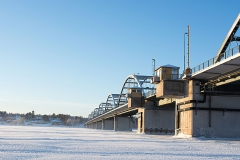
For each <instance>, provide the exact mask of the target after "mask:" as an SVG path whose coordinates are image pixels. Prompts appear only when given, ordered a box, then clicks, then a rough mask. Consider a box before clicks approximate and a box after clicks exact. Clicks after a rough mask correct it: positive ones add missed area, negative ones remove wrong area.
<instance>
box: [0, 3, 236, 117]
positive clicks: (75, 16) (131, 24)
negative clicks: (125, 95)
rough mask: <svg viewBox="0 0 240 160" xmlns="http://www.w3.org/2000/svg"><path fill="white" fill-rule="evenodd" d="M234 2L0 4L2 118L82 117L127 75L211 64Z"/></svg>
mask: <svg viewBox="0 0 240 160" xmlns="http://www.w3.org/2000/svg"><path fill="white" fill-rule="evenodd" d="M239 6H240V1H238V0H222V1H218V0H194V1H193V0H34V1H33V0H21V1H19V0H11V1H9V0H1V1H0V110H1V111H7V112H12V113H17V112H18V113H27V112H30V111H32V110H34V111H35V113H36V114H53V113H55V114H60V113H63V114H70V115H73V116H80V115H81V116H85V117H87V116H88V114H89V113H90V112H91V111H92V110H93V109H94V108H97V107H98V105H99V103H101V102H105V101H106V99H107V96H108V94H110V93H120V91H121V88H122V85H123V83H124V81H125V79H126V77H127V76H128V75H130V74H134V73H140V74H141V75H151V74H152V58H155V59H156V67H158V66H161V65H165V64H172V65H175V66H179V67H181V69H180V70H181V72H182V69H183V41H184V37H183V36H184V32H186V31H187V25H190V26H191V57H190V59H191V61H190V66H191V67H195V66H197V65H198V64H200V63H202V62H204V61H206V60H208V59H210V58H212V57H214V56H215V55H216V53H217V51H218V49H219V47H220V45H221V44H222V42H223V40H224V38H225V36H226V34H227V32H228V30H229V29H230V27H231V25H232V23H233V22H234V20H235V18H236V17H237V15H238V14H239V12H240V10H239Z"/></svg>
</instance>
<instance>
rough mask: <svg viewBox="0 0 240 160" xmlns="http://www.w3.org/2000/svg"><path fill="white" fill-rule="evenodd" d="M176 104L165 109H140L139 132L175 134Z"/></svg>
mask: <svg viewBox="0 0 240 160" xmlns="http://www.w3.org/2000/svg"><path fill="white" fill-rule="evenodd" d="M174 124H175V112H174V106H173V107H171V108H169V109H164V110H152V109H145V108H142V109H139V110H138V133H146V134H172V135H173V134H174V129H175V126H174Z"/></svg>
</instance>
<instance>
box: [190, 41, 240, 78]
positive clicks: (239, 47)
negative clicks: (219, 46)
mask: <svg viewBox="0 0 240 160" xmlns="http://www.w3.org/2000/svg"><path fill="white" fill-rule="evenodd" d="M239 52H240V45H237V46H236V47H234V48H231V49H229V50H228V51H226V52H224V54H223V56H222V58H221V59H220V61H218V62H221V61H222V60H224V59H227V58H229V57H232V56H233V55H235V54H236V53H239ZM216 58H217V57H214V58H211V59H210V60H208V61H206V62H204V63H202V64H200V65H198V66H196V67H194V68H192V69H191V73H192V74H194V73H196V72H199V71H201V70H203V69H205V68H208V67H210V66H212V65H214V64H216V63H218V62H215V60H216Z"/></svg>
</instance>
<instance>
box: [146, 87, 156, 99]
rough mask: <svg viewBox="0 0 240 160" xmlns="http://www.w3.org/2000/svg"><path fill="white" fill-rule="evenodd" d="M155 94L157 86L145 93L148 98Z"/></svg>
mask: <svg viewBox="0 0 240 160" xmlns="http://www.w3.org/2000/svg"><path fill="white" fill-rule="evenodd" d="M155 94H156V88H154V89H153V90H149V91H148V92H146V93H145V95H146V98H147V97H151V96H154V95H155Z"/></svg>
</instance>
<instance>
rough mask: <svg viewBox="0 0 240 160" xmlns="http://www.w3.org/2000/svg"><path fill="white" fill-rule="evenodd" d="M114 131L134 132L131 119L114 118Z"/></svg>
mask: <svg viewBox="0 0 240 160" xmlns="http://www.w3.org/2000/svg"><path fill="white" fill-rule="evenodd" d="M114 131H132V119H131V117H117V116H115V117H114Z"/></svg>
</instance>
